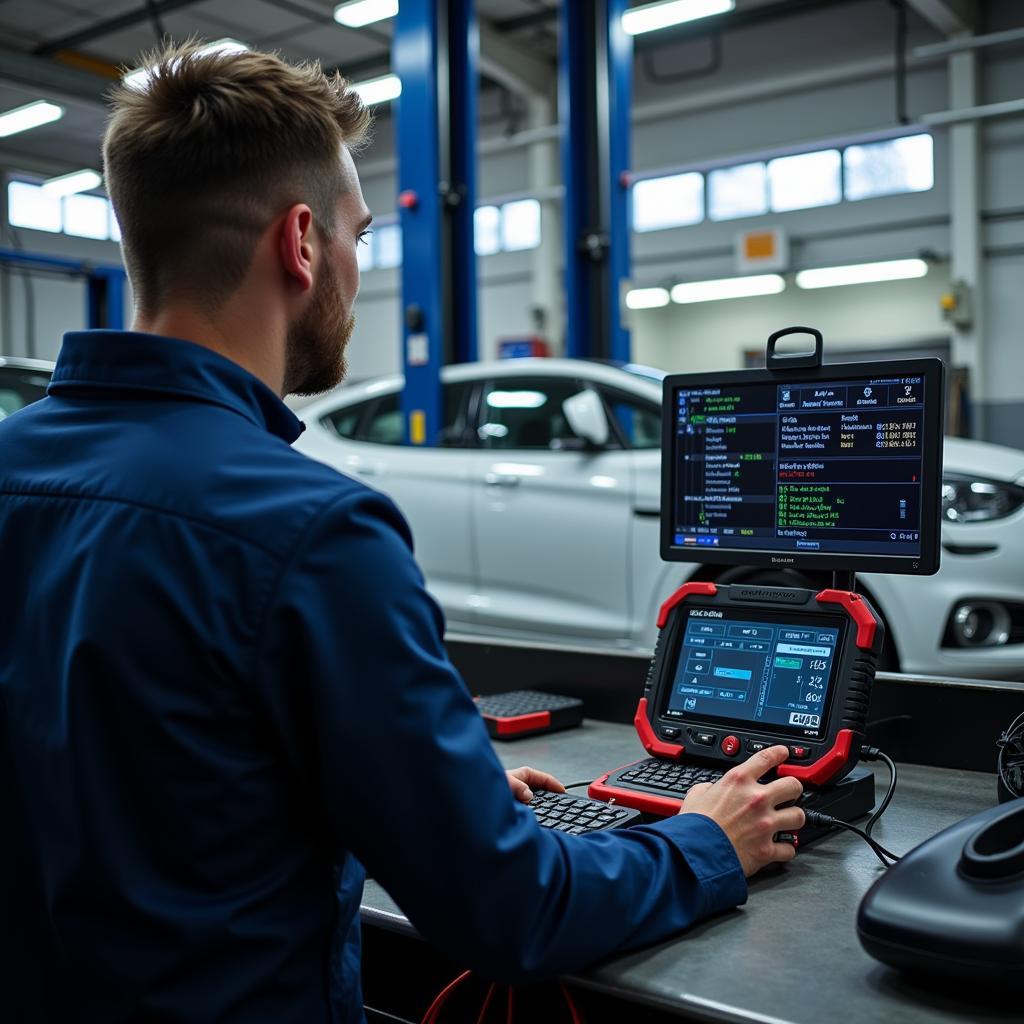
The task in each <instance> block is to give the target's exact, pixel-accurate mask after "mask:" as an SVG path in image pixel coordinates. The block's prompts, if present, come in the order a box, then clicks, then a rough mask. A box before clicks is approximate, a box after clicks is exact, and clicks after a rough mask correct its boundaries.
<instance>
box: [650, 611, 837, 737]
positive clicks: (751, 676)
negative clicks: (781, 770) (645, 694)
mask: <svg viewBox="0 0 1024 1024" xmlns="http://www.w3.org/2000/svg"><path fill="white" fill-rule="evenodd" d="M715 615H721V616H722V618H715V617H707V616H715ZM839 633H840V631H839V628H838V627H833V626H822V627H818V626H815V625H813V624H810V625H801V624H798V623H792V624H787V623H777V622H754V621H746V620H743V619H729V618H727V617H725V616H724V613H722V612H717V613H716V612H712V611H706V610H702V609H693V610H691V612H690V617H689V619H688V620H687V623H686V630H685V633H684V635H683V643H682V648H681V650H680V652H679V661H678V663H677V666H676V673H675V678H674V680H673V683H672V693H671V696H670V697H669V700H668V705H667V708H666V710H665V712H664V715H665V717H667V718H687V717H696V718H699V719H700V720H701V721H706V720H709V719H710V720H715V721H721V722H724V723H728V724H730V725H736V726H738V727H743V726H748V727H751V728H761V729H765V730H767V731H771V730H772V729H776V728H779V727H781V728H782V729H783V730H784V731H787V732H790V733H796V734H798V735H801V736H804V737H807V738H810V739H821V736H822V721H823V716H824V713H825V710H826V709H827V707H828V693H829V686H830V684H831V677H832V666H833V662H834V660H835V656H836V653H837V648H838V645H839Z"/></svg>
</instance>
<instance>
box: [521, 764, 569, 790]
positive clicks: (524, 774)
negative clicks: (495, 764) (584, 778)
mask: <svg viewBox="0 0 1024 1024" xmlns="http://www.w3.org/2000/svg"><path fill="white" fill-rule="evenodd" d="M511 774H512V775H514V776H515V777H516V778H517V779H522V780H523V782H525V783H526V784H527V785H528V786H531V787H532V788H533V789H549V790H551V792H553V793H564V792H565V786H563V785H562V784H561V783H560V782H559V781H558V779H556V778H555V777H554V775H549V774H548V773H547V772H542V771H540V770H539V769H537V768H531V767H529V765H523V767H522V768H516V770H515V771H514V772H512V773H511Z"/></svg>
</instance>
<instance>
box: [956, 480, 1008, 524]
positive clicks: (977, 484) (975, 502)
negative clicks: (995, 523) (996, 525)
mask: <svg viewBox="0 0 1024 1024" xmlns="http://www.w3.org/2000/svg"><path fill="white" fill-rule="evenodd" d="M1021 505H1024V487H1018V486H1017V485H1016V484H1008V483H1003V482H1002V481H1000V480H985V479H984V478H982V477H975V476H963V475H961V474H959V473H946V474H944V476H943V478H942V518H943V519H944V520H945V521H946V522H947V523H978V522H984V521H986V520H990V519H1003V518H1005V517H1006V516H1008V515H1011V514H1012V513H1014V512H1016V511H1017V509H1019V508H1020V507H1021Z"/></svg>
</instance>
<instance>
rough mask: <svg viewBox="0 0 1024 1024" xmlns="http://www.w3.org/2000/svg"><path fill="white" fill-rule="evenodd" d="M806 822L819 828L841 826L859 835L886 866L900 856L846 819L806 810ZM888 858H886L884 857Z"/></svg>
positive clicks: (893, 862)
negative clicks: (841, 819) (842, 819)
mask: <svg viewBox="0 0 1024 1024" xmlns="http://www.w3.org/2000/svg"><path fill="white" fill-rule="evenodd" d="M805 813H806V815H807V824H808V825H816V826H817V827H819V828H841V829H844V830H845V831H847V832H852V833H853V834H854V835H855V836H859V837H860V838H861V839H863V840H864V842H866V843H867V844H868V846H870V847H871V850H872V852H873V853H874V855H875V856H876V857H877V858H878V859H879V860H880V861H881V862H882V863H883V864H884V865H885V866H886V867H887V868H891V867H892V865H893V864H895V863H896V862H897V861H898V860H899V859H900V858H899V857H898V856H897V855H896V854H895V853H893V852H892V851H891V850H887V849H886V848H885V847H884V846H883V845H882V844H881V843H880V842H878V840H877V839H872V838H871V836H869V835H868V834H867V833H866V832H865V831H864V830H863V829H859V828H857V826H856V825H851V824H850V823H849V822H848V821H840V820H839V819H838V818H833V817H832V815H831V814H822V813H821V812H820V811H806V812H805ZM886 858H888V859H886Z"/></svg>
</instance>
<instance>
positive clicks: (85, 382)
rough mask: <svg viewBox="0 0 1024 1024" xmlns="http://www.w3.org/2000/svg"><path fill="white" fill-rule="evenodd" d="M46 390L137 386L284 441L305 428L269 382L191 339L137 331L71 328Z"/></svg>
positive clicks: (61, 392) (68, 392)
mask: <svg viewBox="0 0 1024 1024" xmlns="http://www.w3.org/2000/svg"><path fill="white" fill-rule="evenodd" d="M47 392H48V393H49V394H53V395H72V394H86V393H89V394H96V393H99V392H110V393H115V392H120V393H122V394H124V393H127V392H136V393H147V394H153V395H166V396H168V397H174V398H179V399H186V400H188V399H191V400H193V401H198V402H210V403H212V404H214V405H220V406H223V407H224V408H226V409H231V410H232V411H233V412H237V413H238V414H239V415H241V416H244V417H245V418H246V419H247V420H249V421H250V422H252V423H255V424H256V425H257V426H259V427H263V428H264V429H265V430H268V431H269V432H270V433H272V434H275V435H276V436H277V437H280V438H282V440H284V441H286V442H287V443H288V444H291V443H292V442H293V441H294V440H295V439H296V438H297V437H298V436H299V435H300V434H301V433H302V431H303V430H304V429H305V425H304V424H303V423H302V422H301V421H300V420H299V419H298V418H297V417H296V416H295V414H294V413H293V412H292V411H291V409H289V408H288V406H287V405H285V404H284V402H282V401H281V399H280V398H278V397H277V395H275V394H274V392H273V391H271V390H270V388H268V387H267V386H266V385H265V384H264V383H263V382H262V381H261V380H258V379H257V378H256V377H254V376H253V375H252V374H251V373H249V371H248V370H244V369H242V367H241V366H239V365H238V364H237V363H234V362H232V361H231V360H230V359H225V358H224V356H221V355H218V354H217V353H216V352H214V351H212V350H211V349H208V348H205V347H204V346H203V345H197V344H195V343H194V342H191V341H184V340H183V339H181V338H166V337H163V336H162V335H158V334H143V333H142V332H139V331H108V330H97V331H69V332H68V333H67V334H65V335H64V344H63V346H62V348H61V350H60V356H59V357H58V359H57V367H56V369H55V370H54V372H53V377H52V378H51V380H50V386H49V388H48V389H47Z"/></svg>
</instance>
